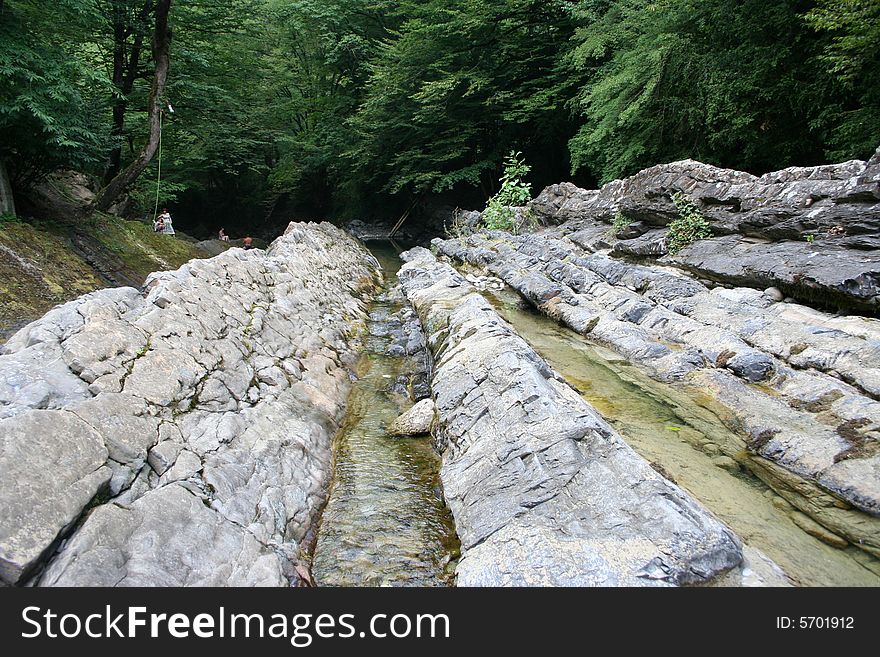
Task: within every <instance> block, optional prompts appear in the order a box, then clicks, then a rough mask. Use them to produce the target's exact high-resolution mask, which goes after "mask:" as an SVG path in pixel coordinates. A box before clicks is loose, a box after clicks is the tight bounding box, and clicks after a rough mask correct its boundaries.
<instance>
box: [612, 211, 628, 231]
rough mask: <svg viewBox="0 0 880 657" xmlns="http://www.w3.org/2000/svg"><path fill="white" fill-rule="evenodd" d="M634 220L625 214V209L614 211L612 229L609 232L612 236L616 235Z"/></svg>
mask: <svg viewBox="0 0 880 657" xmlns="http://www.w3.org/2000/svg"><path fill="white" fill-rule="evenodd" d="M631 223H632V221H631V220H630V219H629V218H628V217H627V216H626V215H625V214H623V211H621V210H618V211H617V212H615V213H614V219H612V221H611V229H610V230H609V233H610V234H611V236H612V237H615V236H616V235H617V234H618V233H619V232H620V231H622V230H623V229H624V228H626V227H627V226H629V225H630V224H631Z"/></svg>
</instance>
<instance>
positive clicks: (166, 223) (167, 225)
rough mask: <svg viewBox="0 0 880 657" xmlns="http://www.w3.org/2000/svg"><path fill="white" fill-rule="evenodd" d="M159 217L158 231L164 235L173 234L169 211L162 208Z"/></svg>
mask: <svg viewBox="0 0 880 657" xmlns="http://www.w3.org/2000/svg"><path fill="white" fill-rule="evenodd" d="M159 219H161V220H162V230H161V231H160V232H162V233H164V234H165V235H174V227H173V226H172V225H171V213H170V212H168V208H162V213H161V214H160V215H159Z"/></svg>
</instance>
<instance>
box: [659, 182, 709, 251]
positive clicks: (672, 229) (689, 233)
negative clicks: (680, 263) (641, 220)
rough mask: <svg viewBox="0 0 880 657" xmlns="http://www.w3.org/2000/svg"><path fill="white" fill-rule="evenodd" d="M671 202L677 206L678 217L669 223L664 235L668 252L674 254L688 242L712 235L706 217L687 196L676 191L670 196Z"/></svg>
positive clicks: (691, 242)
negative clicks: (667, 230)
mask: <svg viewBox="0 0 880 657" xmlns="http://www.w3.org/2000/svg"><path fill="white" fill-rule="evenodd" d="M672 202H673V203H675V207H676V208H678V217H676V218H675V219H673V221H672V223H670V224H669V232H668V233H667V236H666V239H667V248H668V249H669V253H671V254H673V255H674V254H676V253H678V252H679V251H681V250H682V249H683V248H684V247H686V246H688V245H689V244H693V243H694V242H696V241H698V240H702V239H706V238H707V237H712V229H711V228H710V226H709V222H708V221H706V217H704V216H703V215H702V214H701V213H700V211H699V210H698V209H697V206H696V205H694V204H693V203H692V202H691V201H690V200H689V199H688V198H687V196H685V195H684V194H682V193H681V192H676V193H675V194H674V195H673V196H672Z"/></svg>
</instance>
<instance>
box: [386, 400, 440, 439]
mask: <svg viewBox="0 0 880 657" xmlns="http://www.w3.org/2000/svg"><path fill="white" fill-rule="evenodd" d="M433 424H434V402H433V401H432V400H431V399H423V400H422V401H420V402H418V403H416V404H415V406H413V407H412V408H411V409H409V410H408V411H407V412H406V413H404V414H403V415H401V416H400V417H398V418H397V419H396V420H394V422H392V423H391V424H390V425H389V426H388V433H389V434H391V435H392V436H420V435H424V434H427V433H431V425H433Z"/></svg>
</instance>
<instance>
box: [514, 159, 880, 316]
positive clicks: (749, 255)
mask: <svg viewBox="0 0 880 657" xmlns="http://www.w3.org/2000/svg"><path fill="white" fill-rule="evenodd" d="M676 193H682V194H684V195H685V196H686V197H687V198H688V199H689V200H690V201H692V202H693V203H695V205H696V206H697V208H698V210H699V211H700V213H701V214H702V215H703V216H704V217H705V218H706V219H707V220H708V222H709V223H710V225H711V228H712V232H713V234H714V237H712V238H711V239H705V240H700V241H699V242H696V243H695V244H693V245H691V246H689V247H687V248H684V249H682V250H681V251H680V252H679V253H677V254H676V255H674V256H669V255H667V245H666V226H668V225H669V223H670V222H671V221H673V220H674V219H675V218H676V217H677V216H678V213H679V211H678V208H676V206H675V204H674V203H673V200H672V199H673V196H674V195H675V194H676ZM529 209H530V210H531V212H532V214H533V215H534V217H536V218H537V219H538V220H539V221H540V222H541V223H543V224H545V225H546V224H564V226H563V228H562V231H563V232H564V233H565V234H568V235H571V237H572V239H574V240H575V241H577V242H578V243H580V244H581V245H582V246H583V247H585V248H588V249H589V250H599V249H603V248H607V247H613V248H614V250H615V251H616V252H617V253H619V254H622V255H630V256H637V257H649V258H661V257H662V259H663V261H665V262H668V263H669V264H674V265H676V266H679V267H683V268H685V269H688V270H690V271H693V272H696V273H698V274H700V275H701V276H706V277H709V278H713V279H715V280H720V281H724V282H730V283H734V284H738V285H749V286H755V287H760V288H762V289H763V288H767V287H769V286H776V287H779V288H780V289H781V290H782V291H783V292H784V293H785V294H787V295H789V296H793V297H795V298H798V299H801V300H804V301H807V302H815V303H820V304H824V305H827V306H842V307H845V308H853V309H861V310H863V311H866V312H870V313H876V312H877V311H878V309H880V250H878V248H880V149H878V152H877V154H875V155H874V157H872V158H871V159H870V160H868V161H867V162H862V161H850V162H844V163H842V164H836V165H824V166H816V167H792V168H789V169H784V170H782V171H775V172H773V173H768V174H766V175H763V176H760V177H757V176H753V175H751V174H748V173H744V172H742V171H732V170H729V169H720V168H718V167H713V166H710V165H707V164H702V163H700V162H695V161H693V160H684V161H681V162H673V163H671V164H663V165H658V166H655V167H651V168H649V169H645V170H644V171H641V172H639V173H638V174H636V175H634V176H632V177H630V178H626V179H623V180H615V181H613V182H610V183H608V184H607V185H605V186H604V187H602V189H600V190H585V189H580V188H578V187H576V186H575V185H572V184H571V183H561V184H558V185H551V186H550V187H547V188H546V189H545V190H544V191H543V192H541V194H540V195H539V196H538V197H537V198H536V199H535V200H534V201H532V202H531V203H530V204H529ZM615 217H618V218H620V217H622V218H623V220H624V221H625V222H626V223H627V225H626V227H625V228H623V229H621V230H619V231H616V232H615V231H613V230H611V228H610V224H611V223H612V222H614V220H615Z"/></svg>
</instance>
